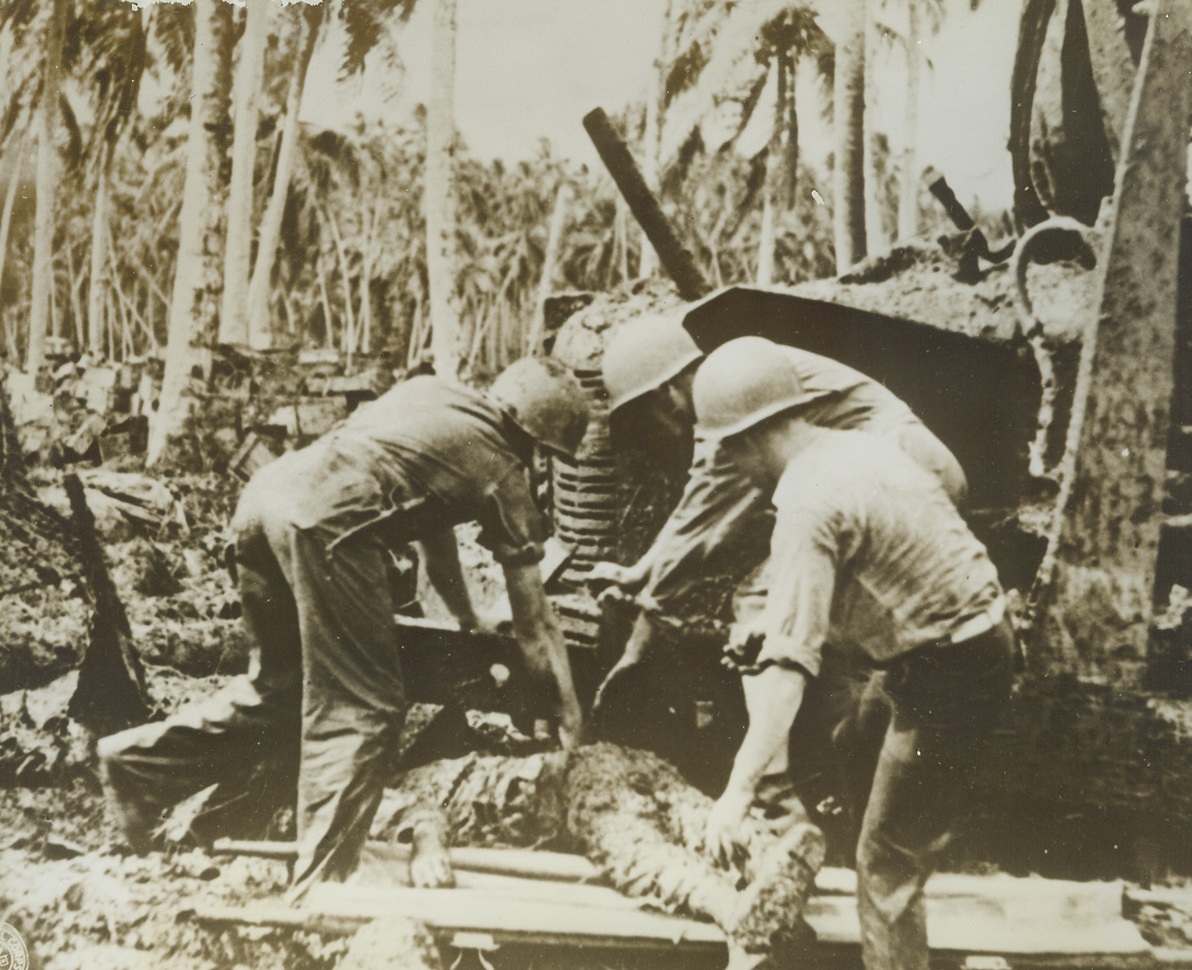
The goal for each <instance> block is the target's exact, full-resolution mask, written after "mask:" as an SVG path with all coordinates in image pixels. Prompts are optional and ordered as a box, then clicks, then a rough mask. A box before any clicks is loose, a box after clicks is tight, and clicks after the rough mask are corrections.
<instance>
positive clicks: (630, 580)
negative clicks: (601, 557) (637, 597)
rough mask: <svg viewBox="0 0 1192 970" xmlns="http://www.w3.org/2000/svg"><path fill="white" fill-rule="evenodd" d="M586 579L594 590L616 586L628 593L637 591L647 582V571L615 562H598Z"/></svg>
mask: <svg viewBox="0 0 1192 970" xmlns="http://www.w3.org/2000/svg"><path fill="white" fill-rule="evenodd" d="M584 581H585V582H586V583H587V584H588V586H589V587H591V588H592V589H593V590H599V589H602V588H604V587H606V586H616V587H617V588H619V589H622V590H624V591H625V592H627V593H636V592H637V591H638V590H640V589H641V588H642V587H643V586H644V585H645V584H646V571H645V570H644V569H637V568H636V567H635V566H622V565H620V564H618V563H615V562H598V563H596V565H594V566H593V567H592V568H591V569H590V570H589V571H588V575H587V576H586V577H584Z"/></svg>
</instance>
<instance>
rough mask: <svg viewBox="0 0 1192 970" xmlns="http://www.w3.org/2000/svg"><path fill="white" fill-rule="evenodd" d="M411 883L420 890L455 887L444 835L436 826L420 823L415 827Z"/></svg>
mask: <svg viewBox="0 0 1192 970" xmlns="http://www.w3.org/2000/svg"><path fill="white" fill-rule="evenodd" d="M410 882H411V883H412V884H413V885H414V886H416V887H418V888H420V889H449V888H451V887H452V886H454V885H455V873H454V872H453V871H452V869H451V860H450V858H449V857H448V855H447V847H446V845H444V843H443V833H442V831H441V830H440V829H439V827H438V826H436V825H429V824H426V823H420V824H418V825H416V826H415V827H414V838H413V845H412V852H411V855H410Z"/></svg>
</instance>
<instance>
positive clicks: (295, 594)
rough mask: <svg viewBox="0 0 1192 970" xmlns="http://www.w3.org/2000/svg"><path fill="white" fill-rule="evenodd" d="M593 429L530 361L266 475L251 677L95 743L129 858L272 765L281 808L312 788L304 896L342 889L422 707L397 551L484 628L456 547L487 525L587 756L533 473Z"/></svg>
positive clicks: (252, 544) (243, 554)
mask: <svg viewBox="0 0 1192 970" xmlns="http://www.w3.org/2000/svg"><path fill="white" fill-rule="evenodd" d="M587 420H588V407H587V403H586V400H585V398H584V395H583V392H582V390H581V388H580V387H579V384H578V382H577V381H576V380H575V378H574V377H573V376H572V374H571V373H570V372H569V371H568V370H567V369H566V368H565V367H563V365H562V364H560V363H559V362H557V361H555V360H551V359H529V360H522V361H518V362H517V363H515V364H514V365H513V366H511V367H510V368H509V369H508V370H507V371H506V372H504V373H503V374H502V375H500V376H499V377H498V379H497V381H496V382H495V383H494V385H493V387H492V388H491V390H490V392H489V393H487V394H485V393H481V392H479V391H474V390H471V389H469V388H466V387H463V386H460V385H458V384H454V383H450V382H448V381H445V380H441V379H439V378H437V377H432V376H420V377H415V378H413V379H411V380H408V381H405V382H404V383H401V384H398V385H397V386H396V387H394V388H393V389H391V390H390V391H389V392H388V393H386V394H385V395H383V396H382V397H381V398H379V399H378V400H376V401H374V402H372V403H370V404H367V405H364V406H362V407H360V408H359V409H357V410H356V411H355V412H353V413H352V414H351V415H350V416H349V417H348V418H347V420H345V421H343V422H342V423H341V424H339V425H338V426H337V427H336V428H334V429H332V430H331V431H330V432H328V433H327V434H325V435H324V436H323V437H321V438H320V439H318V440H317V441H315V442H314V443H313V444H311V445H309V446H308V447H306V448H303V449H301V450H300V451H295V452H291V453H289V454H287V455H285V456H283V457H281V458H279V459H278V460H276V461H274V462H273V463H271V464H269V465H267V466H266V467H264V468H263V469H261V470H260V471H259V472H258V473H257V474H256V475H254V476H253V478H252V480H251V481H250V482H249V483H248V485H247V487H246V488H245V490H244V493H243V494H242V496H241V498H240V502H239V504H238V506H237V510H236V514H235V517H234V519H233V523H232V528H233V531H234V533H235V536H236V540H235V564H236V567H237V570H236V571H237V573H238V583H239V589H240V598H241V603H242V606H243V618H244V626H245V630H246V632H247V634H248V637H249V640H250V642H251V645H252V648H253V659H252V664H251V667H250V672H249V674H248V675H247V676H245V677H242V678H238V679H237V680H236V681H234V682H233V683H232V684H230V685H229V686H228V687H227V688H226V689H225V690H224V691H222V692H220V693H219V694H218V695H216V696H215V697H214V698H212V699H211V700H210V701H207V702H206V703H204V704H200V705H198V706H195V707H192V708H188V709H186V710H184V711H182V712H180V713H179V714H177V715H175V716H173V717H171V718H169V719H168V720H166V721H164V722H162V723H160V724H150V725H144V726H142V727H138V728H132V729H130V730H129V731H125V732H121V733H120V734H116V735H113V736H111V737H109V738H105V739H104V740H103V741H101V742H100V756H101V764H102V768H103V773H104V780H105V787H106V789H107V793H108V796H109V804H110V805H111V806H112V808H113V809H114V814H115V816H116V819H117V821H118V823H119V824H120V826H121V828H122V829H123V830H124V834H125V836H126V837H127V839H128V841H129V843H130V845H132V846H133V847H134V848H137V849H143V848H145V847H146V844H147V835H148V826H149V825H151V824H152V822H153V821H155V817H156V816H158V815H159V814H160V812H161V811H162V810H163V809H164V808H167V807H168V806H170V805H172V804H175V803H177V802H179V801H181V800H182V799H184V798H186V797H188V796H190V795H192V794H194V793H195V792H197V791H199V790H201V789H203V788H206V787H208V786H210V785H223V786H226V787H227V788H228V789H229V790H230V791H234V790H235V789H236V787H237V786H236V782H237V781H238V780H240V781H242V780H243V777H244V774H245V772H246V770H248V769H249V768H251V767H254V766H260V765H261V763H262V762H265V761H268V762H269V764H267V765H266V767H267V768H268V769H269V774H271V775H272V777H273V781H274V784H273V787H274V788H275V789H276V788H280V789H281V792H280V794H281V795H282V796H284V795H285V793H286V792H285V788H286V783H285V781H284V779H286V778H287V777H289V778H290V781H289V785H290V786H292V785H293V779H294V777H296V778H297V786H298V789H297V790H298V813H297V824H298V859H297V863H296V865H295V868H294V874H293V880H294V890H295V894H300V893H301V892H302V891H303V890H304V889H305V888H306V887H307V886H308V885H309V884H310V883H312V882H314V881H318V880H326V879H331V880H340V879H343V878H344V877H345V876H346V875H347V874H348V873H349V872H350V871H351V870H352V868H353V867H354V866H355V863H356V859H357V855H358V853H359V850H360V847H361V845H362V843H363V841H364V839H365V836H366V835H367V833H368V828H369V825H370V823H371V820H372V817H373V814H374V813H375V811H376V808H377V804H378V802H379V799H380V797H381V792H382V788H383V786H384V785H385V783H386V782H387V781H388V780H389V779H390V778H391V776H392V771H393V765H394V758H395V753H396V750H397V742H398V738H399V734H400V732H401V729H402V725H403V722H404V718H405V714H406V708H407V704H406V698H405V691H404V686H403V681H402V672H401V667H400V664H399V661H398V630H397V627H396V624H395V621H394V618H393V614H394V603H393V602H392V598H391V593H390V589H389V584H388V578H387V555H388V550H389V549H391V548H393V547H395V546H403V545H406V544H408V543H416V544H417V546H418V547H419V549H420V551H421V553H422V557H423V561H424V564H425V568H426V573H427V575H428V577H429V579H430V581H431V583H432V585H433V586H434V587H435V589H436V591H437V592H438V593H439V594H440V595H441V596H442V599H443V601H444V603H445V604H446V605H447V607H448V608H449V609H450V610H451V611H452V613H453V614H454V615H455V617H456V618H457V619H458V621H459V623H460V625H461V626H462V627H464V628H476V627H477V626H478V625H480V623H481V621H480V619H479V618H478V617H477V615H476V612H475V610H474V609H473V606H472V603H471V600H470V598H469V596H468V591H467V586H466V584H465V583H464V580H463V576H462V574H461V568H460V561H459V554H458V550H457V548H456V544H455V536H454V532H453V526H455V525H456V524H459V523H463V522H468V521H477V522H479V524H480V527H481V528H480V542H481V543H482V544H483V545H484V546H486V547H487V548H488V549H489V550H491V552H492V553H493V556H494V558H495V559H496V560H497V561H498V562H499V563H500V564H501V565H502V567H503V568H504V572H505V580H506V585H507V589H508V596H509V603H510V607H511V610H512V617H513V631H514V634H515V636H516V638H517V641H518V643H519V645H520V646H521V649H522V651H523V654H524V656H525V659H526V663H527V667H528V668H529V670H530V671H531V673H532V674H533V675H534V676H535V679H536V682H537V684H538V686H539V689H540V690H541V691H542V692H543V696H544V699H545V700H546V704H545V705H544V706H545V707H546V708H548V709H549V711H550V714H551V715H552V716H553V717H554V718H556V720H557V722H558V726H559V735H560V739H561V740H562V742H563V744H564V745H567V746H570V745H573V744H575V743H577V741H578V740H579V736H580V733H581V727H582V724H581V720H582V717H581V712H580V707H579V702H578V700H577V698H576V694H575V688H574V685H573V683H572V680H571V671H570V666H569V663H568V658H567V653H566V651H565V648H564V644H563V639H562V635H561V633H560V630H559V627H558V624H557V621H556V619H555V616H554V613H553V611H552V608H551V606H550V603H549V601H548V600H547V598H546V595H545V592H544V591H543V587H542V579H541V576H540V573H539V567H538V562H539V560H540V559H541V558H542V554H543V547H542V543H543V541H544V539H545V538H546V537H547V533H548V530H549V526H548V523H547V521H546V519H545V518H544V517H543V515H542V513H541V512H540V511H539V509H538V508H537V506H536V505H535V502H534V497H533V494H532V492H531V486H530V481H529V475H528V468H529V466H530V465H531V464H532V461H533V452H534V448H535V446H538V447H541V448H544V449H546V450H548V451H552V452H558V453H562V454H568V455H571V454H573V453H574V452H575V449H576V448H577V447H578V446H579V443H580V440H581V439H582V437H583V435H584V431H585V428H586V426H587ZM292 791H293V789H292V787H290V789H289V792H290V794H292ZM267 802H268V803H267V804H263V805H250V806H246V808H245V812H244V814H246V815H248V814H252V813H253V812H254V811H255V812H258V813H261V814H263V816H264V820H266V821H267V820H268V818H269V817H270V816H271V815H272V812H273V810H274V809H275V808H276V807H277V800H276V799H275V800H271V801H270V800H267ZM241 821H244V819H243V818H242V819H241ZM449 872H450V870H449V868H447V866H446V863H445V857H442V856H441V857H439V858H436V859H422V860H420V861H419V862H418V863H417V864H416V865H412V875H414V877H415V878H416V879H418V880H419V881H420V882H423V883H428V884H433V883H436V882H440V881H444V880H446V879H448V878H449Z"/></svg>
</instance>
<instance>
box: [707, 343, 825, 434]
mask: <svg viewBox="0 0 1192 970" xmlns="http://www.w3.org/2000/svg"><path fill="white" fill-rule="evenodd" d="M827 393H828V392H827V391H808V390H806V389H804V387H803V382H802V381H801V380H800V379H799V371H798V369H797V368H796V367H795V363H794V361H792V360H791V358H790V357H789V356H788V355H787V354H785V353H783V350H782V347H780V346H779V345H778V344H775V343H773V342H772V341H769V340H765V339H763V338H761V337H738V338H737V339H736V340H730V341H728V342H727V343H724V344H721V345H720V346H719V347H717V348H716V349H715V350H714V351H712V353H710V354H709V355H708V359H707V360H705V361H704V362H703V364H701V365H700V369H699V370H698V371H696V373H695V386H694V387H693V389H692V397H693V399H694V403H695V429H696V433H697V434H700V435H703V436H705V437H708V438H721V439H722V438H729V437H732V436H733V435H737V434H740V433H741V432H742V431H748V430H749V429H750V428H752V427H753V426H754V425H756V424H759V423H760V422H762V421H765V420H766V418H771V417H773V416H774V415H776V414H781V413H782V412H784V411H789V410H791V409H793V408H798V407H802V406H803V405H805V404H809V403H810V402H812V401H816V400H819V399H820V398H822V397H824V395H825V394H827Z"/></svg>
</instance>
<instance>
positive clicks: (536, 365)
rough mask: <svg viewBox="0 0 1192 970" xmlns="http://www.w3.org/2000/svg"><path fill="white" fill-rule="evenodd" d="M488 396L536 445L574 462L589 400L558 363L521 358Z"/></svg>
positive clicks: (504, 371) (491, 389) (510, 367)
mask: <svg viewBox="0 0 1192 970" xmlns="http://www.w3.org/2000/svg"><path fill="white" fill-rule="evenodd" d="M489 394H490V395H491V396H492V397H493V399H495V400H496V402H497V403H498V404H499V405H500V407H501V410H502V411H504V412H505V414H507V415H508V416H509V418H510V419H511V420H512V421H513V422H514V424H516V425H517V426H518V427H519V428H521V429H522V430H523V431H524V432H525V433H526V434H528V435H529V436H530V437H531V438H533V439H534V440H535V441H536V442H537V443H538V444H539V445H541V446H542V447H544V448H548V449H550V450H552V451H557V452H560V453H562V454H564V455H566V456H567V457H568V458H572V459H574V458H575V452H576V450H577V449H578V448H579V443H580V442H581V441H582V440H583V438H584V432H585V431H586V430H587V427H588V413H589V412H588V399H587V398H586V397H585V396H584V391H583V388H582V387H580V385H579V381H577V380H576V379H575V375H574V374H572V373H571V371H570V370H568V369H567V367H566V366H565V365H564V364H562V363H561V362H560V361H558V360H556V359H555V358H553V357H523V358H522V359H521V360H519V361H515V362H514V363H512V364H510V365H509V366H508V367H506V368H505V370H503V371H502V372H501V374H500V375H499V376H498V377H497V379H496V380H495V381H493V385H492V387H491V388H490V389H489Z"/></svg>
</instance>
